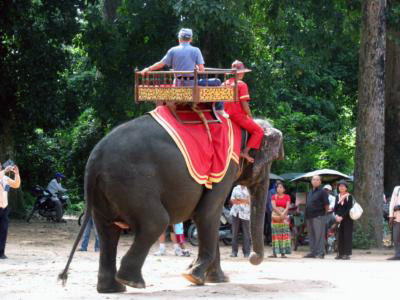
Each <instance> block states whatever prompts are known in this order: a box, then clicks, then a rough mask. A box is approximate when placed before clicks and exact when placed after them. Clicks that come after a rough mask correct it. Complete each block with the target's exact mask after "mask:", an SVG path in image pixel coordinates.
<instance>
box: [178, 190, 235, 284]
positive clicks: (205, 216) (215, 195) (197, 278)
mask: <svg viewBox="0 0 400 300" xmlns="http://www.w3.org/2000/svg"><path fill="white" fill-rule="evenodd" d="M218 190H219V191H218ZM226 193H227V192H226V191H225V190H223V188H222V187H221V188H220V189H218V187H217V186H215V187H214V188H213V190H212V191H206V192H205V194H204V196H203V197H202V199H201V200H200V202H199V204H198V206H197V208H196V211H195V214H194V221H195V223H196V226H197V232H198V237H199V254H198V257H197V259H196V261H195V262H193V263H192V264H191V267H189V269H188V270H187V271H186V272H185V273H183V274H182V275H183V276H184V277H185V278H186V279H187V280H189V281H190V282H192V283H194V284H197V285H203V284H204V283H205V279H206V278H205V273H206V271H207V270H208V269H209V267H210V266H211V265H212V263H213V262H214V261H215V257H216V255H217V251H216V249H217V245H218V228H219V222H220V221H219V219H220V216H221V211H222V205H223V199H225V195H226Z"/></svg>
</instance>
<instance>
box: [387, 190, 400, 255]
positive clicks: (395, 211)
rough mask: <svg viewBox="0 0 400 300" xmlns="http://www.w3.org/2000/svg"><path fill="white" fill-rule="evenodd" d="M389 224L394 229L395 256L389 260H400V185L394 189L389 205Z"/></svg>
mask: <svg viewBox="0 0 400 300" xmlns="http://www.w3.org/2000/svg"><path fill="white" fill-rule="evenodd" d="M389 224H390V226H392V230H393V243H394V250H395V253H394V256H393V257H390V258H388V260H400V185H399V186H396V187H395V188H394V190H393V194H392V198H391V200H390V206H389Z"/></svg>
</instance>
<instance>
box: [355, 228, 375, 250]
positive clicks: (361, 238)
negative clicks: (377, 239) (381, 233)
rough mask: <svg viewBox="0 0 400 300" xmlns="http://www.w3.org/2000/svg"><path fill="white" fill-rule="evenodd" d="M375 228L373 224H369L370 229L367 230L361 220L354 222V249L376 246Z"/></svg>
mask: <svg viewBox="0 0 400 300" xmlns="http://www.w3.org/2000/svg"><path fill="white" fill-rule="evenodd" d="M373 232H374V229H373V227H372V225H371V224H368V230H365V229H364V228H363V227H362V226H361V223H360V222H355V223H354V230H353V248H354V249H370V248H371V247H374V246H376V245H375V244H374V242H373V238H372V237H373Z"/></svg>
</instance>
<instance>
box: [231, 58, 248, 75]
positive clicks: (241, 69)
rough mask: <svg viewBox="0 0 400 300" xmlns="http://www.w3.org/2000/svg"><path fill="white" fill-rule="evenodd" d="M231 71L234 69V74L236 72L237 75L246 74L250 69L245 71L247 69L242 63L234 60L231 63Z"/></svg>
mask: <svg viewBox="0 0 400 300" xmlns="http://www.w3.org/2000/svg"><path fill="white" fill-rule="evenodd" d="M232 69H236V72H237V73H247V72H251V70H250V69H247V68H246V67H245V66H244V63H242V62H241V61H240V60H235V61H234V62H233V63H232Z"/></svg>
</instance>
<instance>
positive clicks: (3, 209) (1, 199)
mask: <svg viewBox="0 0 400 300" xmlns="http://www.w3.org/2000/svg"><path fill="white" fill-rule="evenodd" d="M8 173H14V179H11V178H10V177H8V176H7V175H6V174H8ZM20 185H21V178H20V177H19V170H18V167H17V166H16V165H14V164H13V163H11V164H9V165H8V166H7V167H6V168H5V169H4V170H2V165H1V163H0V259H6V258H7V256H6V255H5V253H4V251H5V247H6V241H7V232H8V212H9V208H8V191H9V190H10V188H14V189H17V188H19V186H20Z"/></svg>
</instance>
